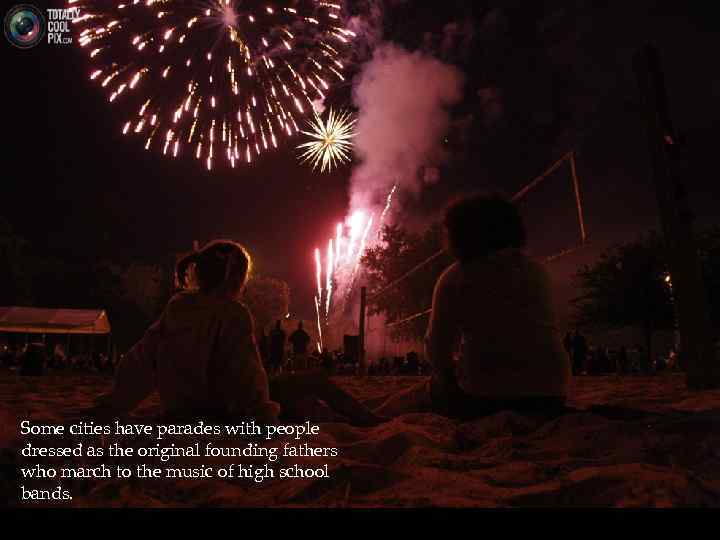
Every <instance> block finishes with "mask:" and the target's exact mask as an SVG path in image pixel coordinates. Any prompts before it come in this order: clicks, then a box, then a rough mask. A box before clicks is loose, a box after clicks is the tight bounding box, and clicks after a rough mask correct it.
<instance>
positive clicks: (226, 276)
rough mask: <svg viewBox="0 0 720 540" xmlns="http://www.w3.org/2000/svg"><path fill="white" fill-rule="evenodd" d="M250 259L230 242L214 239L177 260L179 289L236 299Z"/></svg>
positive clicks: (246, 276)
mask: <svg viewBox="0 0 720 540" xmlns="http://www.w3.org/2000/svg"><path fill="white" fill-rule="evenodd" d="M251 269H252V260H251V259H250V254H249V253H248V252H247V250H246V249H245V248H244V247H243V246H242V245H240V244H238V243H237V242H233V241H232V240H213V241H212V242H210V243H209V244H207V245H206V246H205V247H203V248H202V249H201V250H199V251H196V252H193V253H190V254H189V255H186V256H185V257H183V258H182V259H180V260H179V261H178V263H177V266H176V267H175V280H176V284H177V286H178V287H179V288H181V289H185V290H199V291H200V292H203V293H211V292H212V293H217V292H220V293H224V294H226V295H227V296H230V297H233V298H234V297H237V296H238V295H239V294H240V292H241V291H242V290H243V288H244V287H245V285H246V284H247V281H248V278H249V276H250V271H251Z"/></svg>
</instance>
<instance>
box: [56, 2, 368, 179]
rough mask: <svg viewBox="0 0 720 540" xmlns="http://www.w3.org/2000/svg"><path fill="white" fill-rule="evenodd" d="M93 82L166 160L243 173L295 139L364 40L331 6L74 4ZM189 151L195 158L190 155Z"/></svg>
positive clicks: (128, 128)
mask: <svg viewBox="0 0 720 540" xmlns="http://www.w3.org/2000/svg"><path fill="white" fill-rule="evenodd" d="M68 4H70V5H72V7H79V8H80V13H81V15H80V17H78V18H77V19H75V20H74V21H73V24H74V27H75V28H76V34H77V38H76V42H77V43H79V45H80V47H82V48H84V49H85V50H87V51H88V53H89V56H90V58H91V60H92V63H93V68H92V70H91V73H90V78H91V79H92V80H94V81H97V82H98V83H99V84H100V85H101V86H102V88H104V89H106V91H107V92H108V100H109V101H110V102H118V103H119V104H120V106H121V107H122V108H123V111H125V113H126V114H128V116H127V117H126V120H125V122H124V123H123V128H122V132H123V133H124V134H130V135H137V136H140V137H143V138H144V140H145V148H146V149H148V150H149V149H151V148H156V149H159V150H160V151H162V153H163V154H165V155H167V154H170V155H172V156H178V155H180V154H182V153H183V152H188V153H191V154H192V155H194V156H195V157H196V158H197V159H200V160H203V161H205V162H206V163H207V167H208V169H211V168H212V167H213V162H214V160H215V159H216V158H217V157H223V156H224V157H226V158H227V163H228V164H229V165H230V166H232V167H234V166H235V164H236V162H240V161H247V162H248V163H249V162H251V161H252V159H253V158H254V157H256V156H258V155H259V154H260V153H261V152H262V151H264V150H267V149H268V148H272V147H275V148H276V147H277V146H278V138H279V137H280V136H281V135H282V134H285V135H287V136H292V135H295V134H296V133H297V132H298V131H299V129H298V123H299V122H300V120H301V118H303V117H304V116H305V115H306V114H308V113H309V112H314V108H313V102H315V101H318V100H324V99H325V97H326V93H327V92H328V90H329V89H330V85H331V84H332V83H334V82H337V81H338V80H340V81H344V80H345V79H344V76H343V74H342V72H343V68H344V66H343V62H342V55H343V53H344V51H346V50H347V48H348V47H349V44H350V42H351V40H352V38H353V37H354V36H355V34H354V33H353V32H352V31H350V30H347V29H345V28H344V27H343V25H342V9H341V6H340V5H339V4H335V3H331V2H327V1H322V0H287V1H274V2H272V3H270V2H259V1H251V0H68ZM187 147H189V148H187Z"/></svg>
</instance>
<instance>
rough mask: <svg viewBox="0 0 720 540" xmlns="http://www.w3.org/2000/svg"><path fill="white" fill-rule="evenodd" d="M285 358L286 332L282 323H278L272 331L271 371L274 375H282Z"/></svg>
mask: <svg viewBox="0 0 720 540" xmlns="http://www.w3.org/2000/svg"><path fill="white" fill-rule="evenodd" d="M284 357H285V330H283V329H282V323H281V322H280V321H277V322H276V323H275V328H273V329H272V330H271V331H270V369H271V370H272V372H273V373H274V374H277V373H281V372H282V368H283V360H284Z"/></svg>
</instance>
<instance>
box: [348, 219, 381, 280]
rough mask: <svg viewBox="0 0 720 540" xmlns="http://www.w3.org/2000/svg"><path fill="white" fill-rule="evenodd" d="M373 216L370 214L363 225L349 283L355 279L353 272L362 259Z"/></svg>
mask: <svg viewBox="0 0 720 540" xmlns="http://www.w3.org/2000/svg"><path fill="white" fill-rule="evenodd" d="M373 217H375V216H374V215H372V214H371V215H370V219H368V222H367V225H366V226H365V231H364V232H363V235H362V239H361V240H360V248H359V249H358V256H357V260H356V261H355V268H354V269H353V273H352V277H351V283H352V282H353V281H355V274H356V273H357V271H358V268H360V261H361V260H362V256H363V255H364V254H365V243H366V242H367V236H368V233H369V232H370V228H371V227H372V224H373Z"/></svg>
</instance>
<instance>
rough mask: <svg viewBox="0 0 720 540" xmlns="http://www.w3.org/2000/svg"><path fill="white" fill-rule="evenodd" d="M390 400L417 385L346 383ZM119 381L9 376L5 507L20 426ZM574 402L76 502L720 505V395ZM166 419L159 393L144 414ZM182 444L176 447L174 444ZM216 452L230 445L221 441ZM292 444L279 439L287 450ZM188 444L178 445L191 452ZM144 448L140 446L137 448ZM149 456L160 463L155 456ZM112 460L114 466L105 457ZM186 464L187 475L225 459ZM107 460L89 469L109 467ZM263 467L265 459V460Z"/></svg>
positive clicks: (75, 491) (656, 382)
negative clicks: (263, 473)
mask: <svg viewBox="0 0 720 540" xmlns="http://www.w3.org/2000/svg"><path fill="white" fill-rule="evenodd" d="M335 380H336V382H338V383H339V384H340V385H342V386H343V387H344V388H346V389H347V390H348V391H349V392H351V393H352V394H353V395H355V396H356V397H357V398H359V399H361V400H363V401H365V402H366V403H368V404H370V405H373V406H374V405H377V404H378V403H379V402H381V401H382V400H383V398H384V397H385V396H387V395H389V394H391V393H394V392H397V391H399V390H402V389H405V388H408V387H409V386H410V385H412V384H416V383H417V382H418V380H419V379H418V378H416V377H368V378H366V379H360V378H356V377H338V378H336V379H335ZM109 384H110V379H109V378H108V377H103V376H98V375H77V374H61V375H51V376H46V377H41V378H29V377H24V378H23V377H19V376H17V375H16V374H15V373H13V372H8V371H2V372H0V404H1V407H0V415H2V418H0V430H1V431H0V504H3V501H4V504H5V505H11V506H12V505H17V504H18V502H17V498H18V484H19V483H20V479H19V474H20V473H19V471H18V468H17V467H18V464H19V463H20V460H19V458H18V457H17V451H18V448H19V447H21V445H22V444H23V443H26V442H27V441H21V440H20V438H19V436H18V433H17V425H18V422H19V421H20V420H22V419H26V418H29V419H32V420H33V421H35V422H41V421H47V422H57V423H66V424H68V423H70V422H77V421H79V420H81V419H84V417H83V413H84V411H85V410H86V409H87V408H89V407H90V406H91V404H92V400H93V399H94V397H95V396H96V395H98V393H100V392H102V391H103V390H105V389H106V388H107V386H108V385H109ZM570 406H572V407H573V408H575V409H577V410H576V411H574V412H570V413H568V414H565V415H563V416H561V417H559V418H555V419H551V420H547V419H543V418H540V417H537V416H532V415H519V414H514V413H511V412H503V413H499V414H496V415H493V416H490V417H486V418H482V419H479V420H476V421H473V422H466V423H460V422H457V421H453V420H449V419H446V418H443V417H441V416H437V415H433V414H426V413H415V414H405V415H401V416H399V417H397V418H394V419H393V420H391V421H390V422H388V423H386V424H383V425H381V426H378V427H375V428H355V427H352V426H348V425H347V424H342V423H322V424H320V426H321V434H320V435H319V436H318V437H315V438H314V439H313V445H315V446H325V447H336V448H338V451H339V455H338V457H327V458H320V459H317V458H311V457H310V458H309V457H297V458H283V463H284V464H286V465H288V466H290V465H294V464H299V465H301V466H304V467H312V466H316V467H320V466H321V465H322V464H325V463H327V464H328V470H329V475H330V478H329V479H323V478H321V479H313V478H304V479H291V480H288V479H283V480H280V479H267V480H265V481H263V482H262V483H256V482H254V481H253V479H252V478H246V479H243V480H237V479H236V480H220V479H217V478H211V479H207V478H198V479H184V480H175V481H170V480H133V481H128V480H122V479H117V478H113V479H90V480H83V479H78V480H72V481H68V482H67V485H68V487H69V489H70V490H71V492H72V495H73V499H72V500H71V501H67V502H50V503H32V504H35V505H38V504H45V505H47V506H77V507H128V506H129V507H194V506H202V507H209V506H225V507H228V506H229V507H265V506H270V507H298V506H300V507H498V506H499V507H528V506H530V507H548V506H553V507H557V506H561V507H590V506H603V507H607V506H610V507H618V506H619V507H648V506H649V507H682V506H703V507H719V506H720V391H702V392H690V391H688V390H686V389H685V385H684V378H683V376H682V375H678V374H664V375H657V376H653V377H638V376H627V377H616V376H608V377H580V378H577V379H575V380H574V382H573V388H572V392H571V396H570ZM157 411H158V406H157V399H156V398H151V399H150V400H148V401H147V402H145V403H144V404H143V406H142V407H141V408H140V409H139V410H138V411H137V412H136V414H135V415H134V420H135V421H137V422H141V421H144V420H148V419H149V418H151V417H152V416H153V415H154V414H156V413H157ZM171 440H172V439H171V438H168V439H164V440H163V442H169V441H171ZM212 440H213V443H214V444H216V445H221V443H222V440H219V439H218V438H214V439H212ZM289 440H290V439H289V438H286V439H278V440H276V441H273V443H272V444H274V445H277V446H282V445H283V444H284V443H285V442H289ZM183 441H184V443H187V442H188V439H182V440H178V441H177V442H178V444H182V443H183ZM138 444H140V443H138ZM145 461H146V462H147V460H145ZM105 462H106V463H108V465H110V466H112V465H113V462H112V460H105ZM219 463H220V461H219V460H218V459H214V458H207V459H204V460H202V463H200V462H198V461H197V460H195V461H194V460H192V459H190V458H187V460H186V462H182V463H178V466H183V467H198V466H201V465H203V464H204V465H210V466H212V465H213V464H215V465H218V464H219ZM98 464H99V461H98V462H95V463H87V464H85V465H86V466H88V467H90V466H98ZM258 466H259V462H258Z"/></svg>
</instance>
